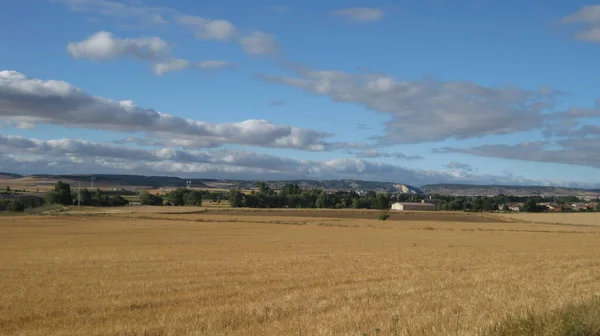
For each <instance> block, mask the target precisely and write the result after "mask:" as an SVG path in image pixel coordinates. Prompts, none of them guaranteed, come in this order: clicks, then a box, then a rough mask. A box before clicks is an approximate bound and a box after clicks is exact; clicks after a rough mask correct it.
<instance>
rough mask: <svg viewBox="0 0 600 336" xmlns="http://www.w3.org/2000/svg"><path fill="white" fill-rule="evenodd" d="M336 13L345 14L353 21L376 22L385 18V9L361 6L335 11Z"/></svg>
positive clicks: (344, 15)
mask: <svg viewBox="0 0 600 336" xmlns="http://www.w3.org/2000/svg"><path fill="white" fill-rule="evenodd" d="M333 14H334V15H338V16H343V17H345V18H347V19H348V20H349V21H352V22H359V23H365V22H375V21H379V20H381V19H382V18H383V15H384V13H383V11H381V10H379V9H376V8H368V7H359V8H345V9H338V10H335V11H333Z"/></svg>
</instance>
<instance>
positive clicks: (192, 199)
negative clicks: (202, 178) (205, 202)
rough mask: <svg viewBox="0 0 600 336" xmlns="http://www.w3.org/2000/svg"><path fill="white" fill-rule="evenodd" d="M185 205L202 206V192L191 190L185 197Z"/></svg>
mask: <svg viewBox="0 0 600 336" xmlns="http://www.w3.org/2000/svg"><path fill="white" fill-rule="evenodd" d="M183 201H184V203H185V205H194V206H202V193H201V192H199V191H196V190H189V192H188V193H186V194H185V195H184V197H183Z"/></svg>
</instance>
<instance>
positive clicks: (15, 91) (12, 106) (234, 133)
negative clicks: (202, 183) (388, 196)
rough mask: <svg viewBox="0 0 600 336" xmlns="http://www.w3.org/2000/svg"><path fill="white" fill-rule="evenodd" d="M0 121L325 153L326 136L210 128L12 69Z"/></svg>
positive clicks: (1, 95)
mask: <svg viewBox="0 0 600 336" xmlns="http://www.w3.org/2000/svg"><path fill="white" fill-rule="evenodd" d="M0 117H4V118H8V119H9V120H11V121H17V122H30V123H33V124H55V125H64V126H68V127H85V128H90V129H101V130H108V131H115V132H146V133H147V134H149V136H152V137H158V138H162V139H170V140H173V139H185V140H187V141H190V142H191V143H194V142H198V143H203V142H207V141H208V142H213V143H219V144H228V143H237V144H244V145H254V146H264V147H281V148H296V149H305V150H325V149H326V148H327V147H328V145H329V144H328V143H326V142H325V141H324V139H325V138H326V137H328V136H329V134H327V133H324V132H319V131H314V130H310V129H303V128H297V127H292V126H286V125H276V124H273V123H271V122H269V121H266V120H246V121H242V122H238V123H224V124H213V123H209V122H206V121H199V120H193V119H185V118H180V117H177V116H174V115H170V114H166V113H161V112H157V111H155V110H153V109H147V108H142V107H138V106H136V105H135V104H134V103H133V102H132V101H114V100H110V99H107V98H103V97H95V96H92V95H90V94H88V93H86V92H84V91H83V90H81V89H79V88H77V87H75V86H72V85H70V84H68V83H66V82H62V81H54V80H41V79H34V78H29V77H27V76H25V75H23V74H21V73H19V72H16V71H0Z"/></svg>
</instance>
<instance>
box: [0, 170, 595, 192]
mask: <svg viewBox="0 0 600 336" xmlns="http://www.w3.org/2000/svg"><path fill="white" fill-rule="evenodd" d="M92 176H93V177H94V178H95V181H94V185H95V186H98V187H103V186H104V187H118V186H131V187H139V188H144V187H145V188H153V189H154V188H162V187H167V188H173V187H185V186H186V181H188V180H190V181H191V183H192V187H194V188H204V189H233V188H241V189H254V188H256V182H258V181H257V180H232V179H198V178H196V179H186V178H180V177H173V176H144V175H126V174H97V175H84V174H64V175H52V174H34V175H27V176H24V175H20V174H14V173H8V172H0V178H3V179H22V178H35V179H41V180H65V181H73V182H78V181H81V182H82V185H83V184H84V183H85V184H86V185H87V184H89V183H90V178H91V177H92ZM264 182H266V183H267V184H268V185H269V186H270V187H271V188H273V189H281V188H282V187H283V186H284V185H285V184H287V183H292V184H298V185H299V186H300V187H302V188H320V189H325V190H329V191H352V190H353V191H370V190H373V191H377V192H390V193H405V194H438V195H448V196H492V195H499V194H504V195H514V196H533V195H555V196H580V197H583V196H588V197H600V189H582V188H566V187H556V186H510V185H475V184H448V183H446V184H443V183H442V184H427V185H423V186H422V187H420V188H417V187H415V186H412V185H408V184H403V183H393V182H380V181H362V180H352V179H340V180H308V179H298V180H277V181H264Z"/></svg>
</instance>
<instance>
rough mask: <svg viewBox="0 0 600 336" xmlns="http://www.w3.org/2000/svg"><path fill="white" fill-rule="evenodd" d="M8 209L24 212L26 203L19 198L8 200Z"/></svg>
mask: <svg viewBox="0 0 600 336" xmlns="http://www.w3.org/2000/svg"><path fill="white" fill-rule="evenodd" d="M7 210H8V211H10V212H23V211H25V204H23V202H21V201H19V200H11V201H10V202H8V207H7Z"/></svg>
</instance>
